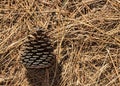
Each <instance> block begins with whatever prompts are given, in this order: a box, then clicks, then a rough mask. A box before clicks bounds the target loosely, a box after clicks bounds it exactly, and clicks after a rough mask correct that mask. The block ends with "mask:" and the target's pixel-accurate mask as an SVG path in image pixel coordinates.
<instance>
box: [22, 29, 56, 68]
mask: <svg viewBox="0 0 120 86" xmlns="http://www.w3.org/2000/svg"><path fill="white" fill-rule="evenodd" d="M22 51H23V53H22V54H21V61H22V63H23V64H24V65H25V67H27V68H47V67H50V66H52V65H53V64H54V62H55V55H54V54H53V47H52V45H51V42H50V40H49V38H48V36H47V35H46V34H45V32H44V31H43V30H38V31H36V33H34V34H32V35H31V36H29V37H28V39H27V41H25V43H24V45H23V49H22Z"/></svg>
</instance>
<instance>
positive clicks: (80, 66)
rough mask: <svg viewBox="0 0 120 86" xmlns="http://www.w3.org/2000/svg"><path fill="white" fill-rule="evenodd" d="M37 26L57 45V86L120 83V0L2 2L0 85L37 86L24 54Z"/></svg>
mask: <svg viewBox="0 0 120 86" xmlns="http://www.w3.org/2000/svg"><path fill="white" fill-rule="evenodd" d="M36 27H43V28H44V29H45V31H46V32H48V35H49V36H50V37H51V39H52V42H53V45H54V47H55V54H56V56H57V61H58V63H57V64H58V67H57V71H56V72H57V73H56V77H55V78H52V79H54V83H53V84H54V85H53V86H120V0H1V1H0V86H33V85H32V84H30V82H29V81H28V78H27V76H26V69H25V68H24V67H23V66H22V65H21V64H20V63H19V58H20V57H19V52H20V46H21V44H22V43H23V41H24V40H25V38H26V36H27V35H29V34H30V33H32V32H33V31H34V30H33V28H36ZM52 75H54V72H52ZM38 81H39V80H38ZM36 86H37V85H36ZM38 86H40V85H38Z"/></svg>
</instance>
